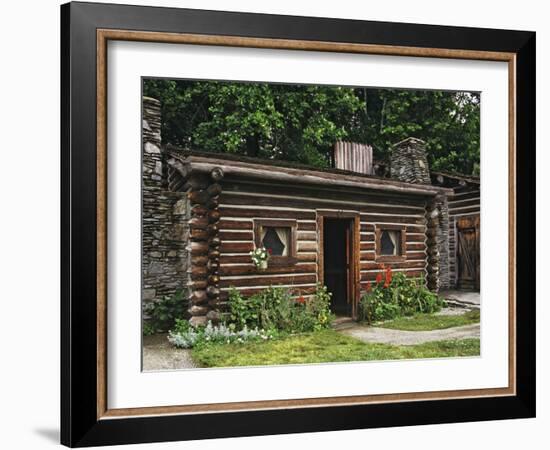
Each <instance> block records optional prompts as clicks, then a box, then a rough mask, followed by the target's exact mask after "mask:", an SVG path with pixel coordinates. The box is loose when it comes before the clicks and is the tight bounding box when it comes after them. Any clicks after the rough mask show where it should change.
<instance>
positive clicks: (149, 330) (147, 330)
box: [142, 322, 156, 336]
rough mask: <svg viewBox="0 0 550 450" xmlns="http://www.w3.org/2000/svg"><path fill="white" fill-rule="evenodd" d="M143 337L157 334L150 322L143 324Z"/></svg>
mask: <svg viewBox="0 0 550 450" xmlns="http://www.w3.org/2000/svg"><path fill="white" fill-rule="evenodd" d="M142 332H143V336H152V335H153V334H155V333H156V330H155V328H154V327H153V326H152V325H151V324H150V323H149V322H143V328H142Z"/></svg>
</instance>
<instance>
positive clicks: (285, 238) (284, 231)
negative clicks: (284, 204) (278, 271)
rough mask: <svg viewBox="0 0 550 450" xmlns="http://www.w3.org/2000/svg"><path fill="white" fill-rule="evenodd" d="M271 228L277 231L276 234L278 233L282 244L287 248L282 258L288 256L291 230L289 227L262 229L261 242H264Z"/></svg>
mask: <svg viewBox="0 0 550 450" xmlns="http://www.w3.org/2000/svg"><path fill="white" fill-rule="evenodd" d="M269 228H273V230H275V233H277V236H278V237H279V239H280V240H281V242H282V243H283V244H284V246H285V248H284V249H283V254H282V255H281V256H288V250H289V249H288V247H289V245H290V228H288V227H262V236H261V242H263V240H264V237H265V233H266V232H267V230H268V229H269Z"/></svg>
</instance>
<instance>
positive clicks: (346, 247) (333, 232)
mask: <svg viewBox="0 0 550 450" xmlns="http://www.w3.org/2000/svg"><path fill="white" fill-rule="evenodd" d="M351 223H352V221H351V220H349V219H333V218H326V219H325V220H324V224H323V255H324V256H323V261H324V264H323V265H324V267H323V269H324V270H323V273H324V284H325V285H326V287H327V289H328V290H329V292H330V293H331V294H332V299H331V310H332V312H334V313H336V314H339V315H347V316H350V315H353V313H354V308H353V299H354V295H353V270H352V269H353V250H352V248H351V244H352V242H353V241H352V238H353V235H352V230H351Z"/></svg>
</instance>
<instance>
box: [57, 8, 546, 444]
mask: <svg viewBox="0 0 550 450" xmlns="http://www.w3.org/2000/svg"><path fill="white" fill-rule="evenodd" d="M98 29H115V30H139V31H151V32H169V33H195V34H201V35H224V36H244V37H250V38H269V39H286V40H300V41H322V42H345V43H354V44H375V45H383V46H403V47H416V48H440V49H441V48H443V49H454V50H479V51H490V52H510V53H514V54H515V55H516V74H515V77H516V78H515V85H516V95H515V102H516V119H515V120H516V128H515V144H516V147H515V148H516V154H515V159H516V173H515V186H516V195H517V203H516V213H517V214H516V230H515V231H516V236H517V244H516V249H517V250H516V256H515V261H516V273H517V283H516V298H517V304H516V323H515V326H516V364H515V379H516V393H515V395H510V396H502V397H499V396H495V397H483V398H473V397H472V398H462V399H448V400H426V401H414V402H391V403H382V404H377V403H370V404H355V405H346V406H322V407H303V408H300V407H297V408H292V409H271V410H256V411H234V412H227V413H221V412H219V413H209V414H174V415H158V416H139V417H125V418H116V419H109V418H98V414H97V404H98V393H97V383H98V377H97V361H98V333H97V328H96V324H97V320H96V319H97V314H98V310H97V294H98V292H97V283H96V281H97V280H96V277H97V267H98V260H97V244H98V243H97V225H96V220H97V209H96V204H97V193H96V182H97V170H96V158H97V153H96V152H97V139H96V120H97V117H96V100H97V83H96V54H97V47H96V46H97V35H96V30H98ZM535 39H536V36H535V33H533V32H527V31H508V30H494V29H479V28H462V27H446V26H433V25H417V24H404V23H389V22H370V21H356V20H341V19H328V18H311V17H292V16H277V15H267V14H249V13H234V12H218V11H203V10H190V9H174V8H156V7H141V6H126V5H111V4H93V3H79V2H77V3H69V4H65V5H62V7H61V56H62V58H61V59H62V60H61V143H62V148H61V174H62V179H61V205H62V209H61V442H62V444H64V445H67V446H71V447H81V446H92V445H112V444H126V443H142V442H157V441H176V440H189V439H207V438H220V437H235V436H251V435H267V434H281V433H299V432H318V431H331V430H347V429H357V428H372V427H389V426H403V425H420V424H435V423H447V422H466V421H482V420H495V419H512V418H528V417H534V416H535V249H536V246H535Z"/></svg>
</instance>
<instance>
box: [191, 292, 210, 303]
mask: <svg viewBox="0 0 550 450" xmlns="http://www.w3.org/2000/svg"><path fill="white" fill-rule="evenodd" d="M207 301H208V297H207V295H206V291H205V290H200V291H199V290H197V291H193V292H192V293H191V295H190V296H189V302H190V303H192V304H194V305H201V304H203V303H206V302H207Z"/></svg>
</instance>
